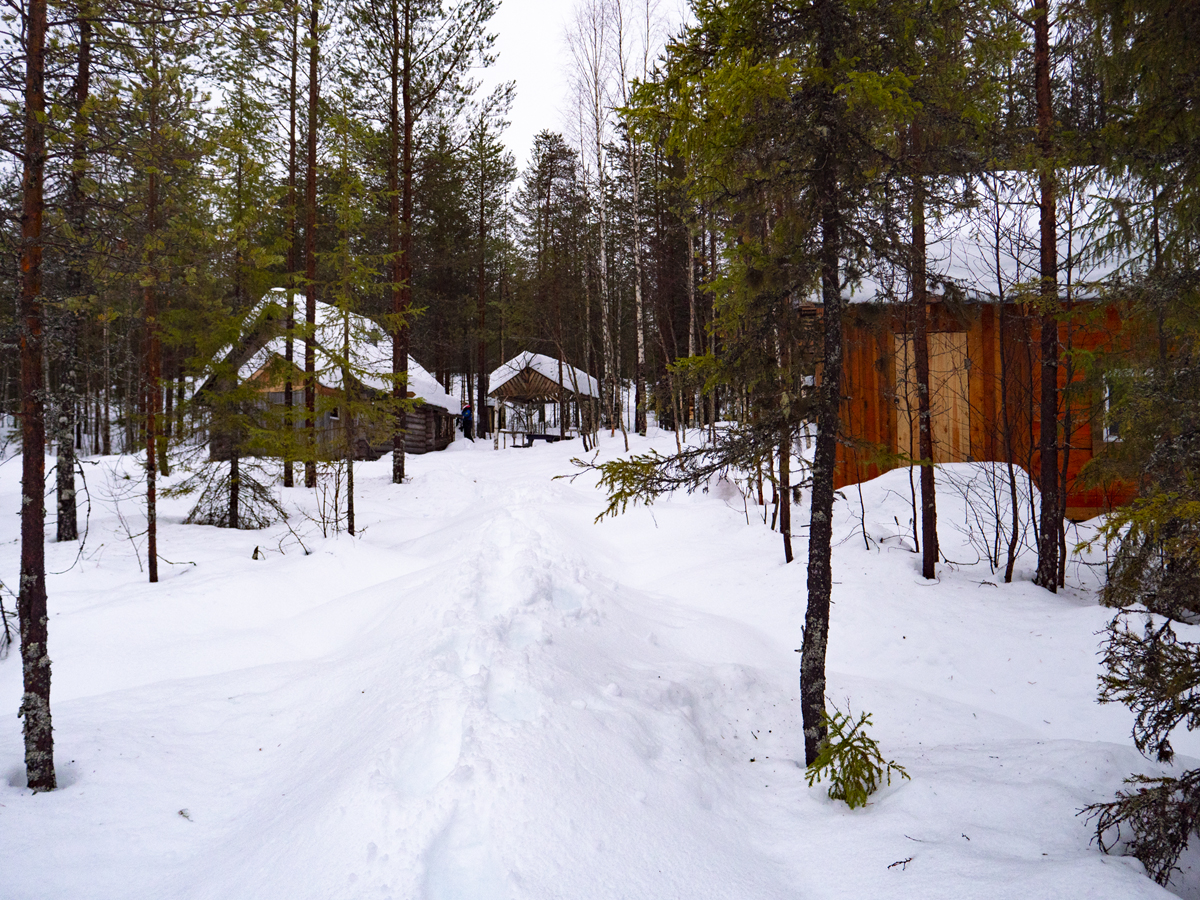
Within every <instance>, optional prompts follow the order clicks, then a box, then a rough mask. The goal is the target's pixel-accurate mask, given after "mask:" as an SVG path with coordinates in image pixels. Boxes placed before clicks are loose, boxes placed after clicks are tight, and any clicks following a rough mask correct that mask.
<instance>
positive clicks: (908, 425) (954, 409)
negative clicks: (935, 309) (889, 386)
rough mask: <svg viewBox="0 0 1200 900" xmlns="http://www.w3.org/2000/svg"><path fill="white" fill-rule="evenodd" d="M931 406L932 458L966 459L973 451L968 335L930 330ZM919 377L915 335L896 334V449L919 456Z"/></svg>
mask: <svg viewBox="0 0 1200 900" xmlns="http://www.w3.org/2000/svg"><path fill="white" fill-rule="evenodd" d="M929 396H930V403H929V411H930V419H931V425H932V427H933V461H934V462H935V463H948V462H966V461H967V459H969V458H970V452H971V404H970V394H969V393H968V382H967V335H966V332H962V331H934V332H930V333H929ZM918 449H919V448H918V443H917V379H916V368H915V367H914V365H913V353H912V337H911V336H910V335H907V334H897V335H896V450H897V452H900V453H907V454H909V455H910V456H911V457H912V458H913V459H918V458H919V457H920V453H919V452H918Z"/></svg>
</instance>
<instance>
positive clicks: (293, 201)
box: [283, 0, 300, 488]
mask: <svg viewBox="0 0 1200 900" xmlns="http://www.w3.org/2000/svg"><path fill="white" fill-rule="evenodd" d="M299 30H300V2H299V0H292V41H291V58H290V63H291V66H290V72H289V76H288V256H287V267H288V292H287V321H286V323H285V326H284V327H285V329H286V331H285V333H284V344H283V358H284V360H286V362H287V366H286V371H285V372H284V376H283V427H284V429H285V430H286V431H287V436H286V438H285V439H284V444H283V450H284V457H283V486H284V487H285V488H290V487H294V486H295V484H296V475H295V471H294V465H293V462H292V456H293V454H294V452H295V445H294V443H293V441H294V440H295V437H296V412H295V398H294V397H293V396H292V394H293V388H292V368H293V365H292V364H293V362H294V361H295V334H296V271H297V269H298V268H299V266H300V260H299V258H298V257H299V255H300V252H299V251H300V246H299V235H298V234H297V224H296V209H297V207H298V206H299V198H298V197H297V196H296V172H297V163H298V160H297V146H296V117H297V113H298V109H297V106H298V104H297V100H298V94H297V77H296V76H297V69H298V68H299V66H300V38H299Z"/></svg>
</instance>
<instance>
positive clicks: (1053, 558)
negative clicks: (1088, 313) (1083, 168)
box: [1033, 0, 1061, 593]
mask: <svg viewBox="0 0 1200 900" xmlns="http://www.w3.org/2000/svg"><path fill="white" fill-rule="evenodd" d="M1033 8H1034V15H1035V16H1036V19H1035V20H1034V53H1033V67H1034V81H1035V88H1036V95H1037V137H1038V150H1039V152H1040V156H1041V166H1040V172H1039V175H1038V187H1039V194H1040V233H1041V260H1040V262H1041V266H1040V269H1041V271H1040V275H1041V292H1040V293H1041V304H1040V305H1041V315H1040V320H1041V322H1040V324H1041V341H1040V344H1041V397H1040V403H1039V410H1038V420H1039V425H1038V453H1039V456H1040V459H1039V463H1040V465H1039V467H1038V474H1039V479H1038V480H1039V484H1038V488H1039V489H1040V490H1041V493H1042V498H1041V514H1040V521H1039V528H1038V568H1037V579H1036V581H1037V583H1038V584H1040V585H1041V586H1042V587H1044V588H1046V590H1048V591H1050V592H1051V593H1056V592H1057V590H1058V546H1059V531H1060V528H1059V526H1060V523H1061V517H1060V516H1059V501H1058V488H1059V485H1058V356H1059V352H1058V316H1057V314H1056V313H1057V306H1058V233H1057V227H1056V223H1055V197H1054V177H1053V175H1052V174H1051V172H1050V166H1051V165H1052V164H1053V163H1052V156H1053V152H1054V138H1053V128H1054V111H1053V109H1052V107H1051V97H1050V10H1049V0H1034V4H1033Z"/></svg>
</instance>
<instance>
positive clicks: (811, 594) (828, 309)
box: [800, 0, 843, 765]
mask: <svg viewBox="0 0 1200 900" xmlns="http://www.w3.org/2000/svg"><path fill="white" fill-rule="evenodd" d="M835 7H836V0H819V15H820V20H821V23H820V26H819V27H820V29H821V34H820V37H819V42H820V57H821V59H820V62H821V65H822V66H824V67H826V68H831V67H832V65H833V63H834V51H833V41H834V38H833V34H832V31H833V28H834V27H835V25H834V22H833V14H834V12H835ZM821 91H822V98H821V106H822V111H821V119H823V120H824V121H822V122H821V124H822V125H823V126H824V128H823V134H824V137H823V138H822V140H821V144H820V146H819V148H818V153H817V159H816V185H815V192H816V202H817V207H818V215H819V217H820V231H821V251H820V253H821V298H822V301H823V305H824V316H823V318H824V331H825V334H824V342H823V354H822V369H821V386H820V389H819V392H818V395H817V441H816V449H815V451H814V455H813V470H812V517H811V520H810V524H809V540H808V609H807V611H806V613H805V617H804V643H803V645H802V647H801V652H800V711H801V716H802V718H803V722H804V759H805V763H806V764H808V765H811V764H812V763H813V762H815V761H816V758H817V754H818V753H820V748H821V744H822V742H823V741H824V740H825V738H826V733H827V732H826V727H825V723H824V714H825V654H826V650H827V648H828V644H829V606H830V601H831V599H832V593H833V570H832V566H831V559H830V557H831V551H832V543H833V474H834V467H835V465H836V462H837V434H838V424H839V423H838V419H839V415H840V412H841V411H840V409H839V404H840V402H841V387H842V306H843V304H842V292H841V283H840V278H839V273H838V260H839V255H840V250H841V210H840V204H839V197H838V192H839V184H838V178H839V173H838V170H837V148H836V147H835V145H834V141H835V137H834V130H835V128H836V125H837V122H836V120H837V116H838V113H837V111H836V109H835V102H836V101H835V99H834V97H833V94H832V91H830V90H829V88H828V87H822V88H821Z"/></svg>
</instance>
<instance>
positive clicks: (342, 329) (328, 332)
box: [238, 288, 459, 412]
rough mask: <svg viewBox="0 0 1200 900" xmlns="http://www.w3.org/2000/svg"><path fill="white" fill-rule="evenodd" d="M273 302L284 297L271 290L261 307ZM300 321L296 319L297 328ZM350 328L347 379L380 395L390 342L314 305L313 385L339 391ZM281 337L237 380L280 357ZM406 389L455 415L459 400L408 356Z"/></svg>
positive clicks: (376, 327) (386, 383) (371, 327)
mask: <svg viewBox="0 0 1200 900" xmlns="http://www.w3.org/2000/svg"><path fill="white" fill-rule="evenodd" d="M271 301H273V302H275V303H278V304H279V305H281V306H283V305H285V304H286V303H287V295H286V293H285V292H284V291H283V290H282V289H281V288H275V289H273V290H271V291H269V292H268V293H267V296H266V297H264V298H263V304H265V303H267V302H271ZM261 307H262V304H260V305H259V306H256V307H255V308H254V309H253V310H251V311H250V313H249V314H248V315H247V317H246V324H247V327H249V326H250V325H251V324H252V323H253V322H255V321H256V320H257V318H258V317H259V315H260V314H261V312H262V309H261ZM302 326H303V322H302V321H299V320H298V321H297V327H302ZM347 326H348V327H349V337H350V354H349V363H350V369H351V378H352V379H357V380H358V381H359V382H361V383H362V384H365V385H367V386H368V387H372V388H375V389H376V390H379V391H390V390H391V380H390V378H389V377H388V376H390V375H391V373H392V338H391V336H390V335H389V334H388V333H387V332H386V331H384V329H383V327H382V326H381V325H380V324H379V323H378V322H376V321H374V320H373V319H369V318H367V317H366V316H359V315H355V314H353V313H350V314H349V315H346V314H343V313H342V311H341V310H339V309H338V308H337V307H336V306H333V305H331V304H329V303H323V302H321V301H320V300H318V301H317V314H316V334H315V337H316V374H317V381H318V382H320V383H321V384H323V385H325V386H326V387H330V388H334V389H337V390H340V389H341V387H342V359H343V356H342V347H343V346H344V341H345V337H346V328H347ZM285 346H286V339H285V337H284V336H283V335H279V336H278V337H275V338H272V339H271V340H270V341H268V342H267V343H266V344H265V345H264V346H263V347H262V348H261V349H260V350H258V352H256V353H255V354H254V355H253V356H252V357H250V359H248V360H247V361H246V362H245V363H244V364H243V365H242V367H241V368H240V369H239V370H238V377H239V378H240V379H246V378H249V377H250V376H252V375H253V374H254V373H255V372H257V371H258V370H259V369H261V368H262V367H263V366H264V365H266V364H267V362H268V361H269V360H270V359H271V358H272V356H276V355H277V356H280V357H282V356H283V355H284V350H285ZM303 346H304V345H303V341H297V342H296V351H295V353H294V355H295V357H296V358H297V359H298V360H302V359H303V358H304V350H303ZM408 390H409V392H410V393H413V394H414V395H415V396H416V398H417V399H419V400H422V401H424V402H425V403H428V404H429V405H431V406H440V407H442V408H443V409H445V410H446V411H447V412H457V411H458V408H459V405H458V402H457V401H456V400H455V399H454V398H453V397H451V396H450V395H449V394H447V393H446V391H445V390H444V389H443V388H442V386H441V384H439V383H438V380H437V379H436V378H434V377H433V376H432V375H430V374H429V373H428V372H427V371H425V369H424V368H423V367H422V366H421V364H420V363H418V362H417V361H416V360H415V359H413V358H412V355H411V354H410V355H409V357H408Z"/></svg>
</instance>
